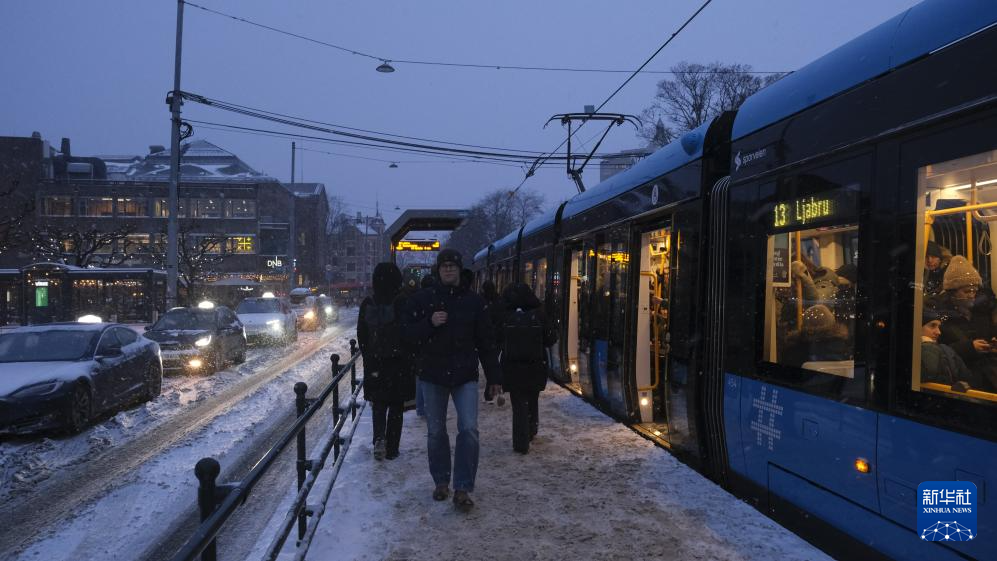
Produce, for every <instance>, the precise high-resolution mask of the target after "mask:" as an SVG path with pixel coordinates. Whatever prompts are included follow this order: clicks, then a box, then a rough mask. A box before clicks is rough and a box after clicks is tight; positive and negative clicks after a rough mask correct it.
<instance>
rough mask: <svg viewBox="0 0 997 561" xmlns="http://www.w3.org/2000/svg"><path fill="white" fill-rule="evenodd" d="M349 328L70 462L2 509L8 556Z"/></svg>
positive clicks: (1, 534)
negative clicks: (131, 435)
mask: <svg viewBox="0 0 997 561" xmlns="http://www.w3.org/2000/svg"><path fill="white" fill-rule="evenodd" d="M347 327H348V326H344V325H342V324H340V325H339V326H338V329H335V330H330V331H329V332H327V333H326V334H324V335H323V336H322V337H321V338H319V339H316V340H315V341H314V342H309V344H306V345H304V346H302V347H300V348H298V349H295V350H293V351H292V352H291V353H289V354H288V355H286V356H284V357H282V358H280V359H278V360H277V361H276V362H274V363H272V364H270V365H268V366H265V367H264V368H262V369H261V371H260V372H258V373H256V374H254V375H253V376H251V377H249V378H247V379H246V380H244V381H241V382H239V383H236V384H234V385H232V386H230V387H228V388H225V389H224V390H222V391H221V392H220V393H218V394H216V395H214V396H213V397H212V398H211V399H210V400H205V401H204V402H203V403H201V404H199V405H197V406H194V407H193V408H191V409H190V410H189V411H185V412H183V413H181V414H178V415H176V416H175V417H172V418H170V419H168V420H166V421H165V422H163V423H162V424H161V425H159V426H157V427H156V428H155V429H153V430H150V431H147V432H146V433H145V434H143V435H141V436H139V437H137V438H135V439H133V440H131V441H128V442H126V443H124V444H122V445H120V446H117V447H114V448H110V449H108V450H107V451H105V452H103V453H102V454H100V455H99V456H96V457H94V458H92V459H89V460H87V461H85V462H81V463H79V464H76V465H72V466H69V467H66V468H65V469H64V470H63V471H62V472H61V473H59V474H58V475H53V476H52V477H50V478H48V479H46V480H45V481H44V482H42V483H40V484H39V485H38V486H37V487H35V489H33V491H32V492H31V493H28V494H25V495H22V496H20V497H17V498H15V499H14V500H11V501H9V502H7V503H6V504H4V505H3V508H2V510H0V519H2V520H4V523H3V525H2V526H0V543H3V544H4V549H5V551H4V555H7V554H16V553H17V552H19V551H22V550H23V549H24V548H25V547H27V546H29V545H30V544H31V543H33V542H34V541H36V540H37V539H38V538H40V537H42V534H43V533H44V532H46V531H47V530H48V529H50V528H52V527H53V526H54V525H55V524H57V523H59V522H60V521H61V520H63V519H65V518H70V517H72V516H73V515H74V513H75V512H76V511H79V510H80V509H81V508H82V507H84V506H86V505H88V504H90V503H92V502H94V501H96V500H98V499H100V498H101V497H102V496H104V495H106V494H107V493H109V492H111V491H113V490H114V489H115V488H116V487H117V486H119V485H122V484H127V482H128V481H129V476H131V475H132V474H133V473H134V472H135V470H137V469H139V468H140V467H141V466H142V465H143V464H145V463H146V462H148V461H150V460H153V459H154V458H156V457H157V456H158V455H160V454H162V453H163V452H164V451H166V450H168V449H170V448H171V447H173V446H176V445H179V444H182V443H183V442H184V441H185V440H187V439H188V438H189V437H191V436H194V435H196V434H197V433H198V432H200V431H201V430H203V429H205V428H206V427H207V426H208V425H209V424H210V423H211V422H212V421H213V420H215V419H216V418H217V417H219V416H221V415H223V414H224V413H226V412H227V411H229V410H230V409H231V408H232V407H233V406H234V405H236V404H238V403H239V402H240V401H242V400H243V399H245V398H246V397H248V396H250V395H252V394H253V393H255V392H256V391H258V390H260V389H261V388H263V387H264V386H266V385H267V384H268V383H270V382H271V381H272V380H273V379H275V378H278V377H280V376H281V375H282V374H284V373H285V372H287V371H288V370H290V369H292V368H294V367H295V366H297V365H298V364H300V363H302V362H304V361H306V360H308V359H309V358H311V357H313V356H314V355H315V354H316V353H318V352H320V351H321V350H322V349H323V348H326V347H328V346H329V345H331V344H332V343H333V342H334V341H335V339H336V338H337V336H339V335H341V333H342V332H343V330H344V329H346V328H347ZM347 354H348V351H347Z"/></svg>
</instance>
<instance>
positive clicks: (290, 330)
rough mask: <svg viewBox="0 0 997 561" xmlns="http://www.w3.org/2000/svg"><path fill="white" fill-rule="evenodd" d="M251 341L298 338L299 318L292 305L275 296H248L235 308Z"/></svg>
mask: <svg viewBox="0 0 997 561" xmlns="http://www.w3.org/2000/svg"><path fill="white" fill-rule="evenodd" d="M235 313H236V315H238V316H239V321H241V322H242V324H243V326H245V329H246V339H247V340H249V342H251V343H253V342H263V343H273V342H281V343H284V344H287V343H291V342H293V341H297V340H298V328H297V326H296V323H297V319H296V316H295V314H294V312H292V311H291V307H290V306H288V305H287V304H286V303H284V302H282V301H280V300H278V299H277V298H274V297H273V296H267V295H263V297H262V298H246V299H245V300H243V301H242V302H240V303H239V306H238V307H236V309H235Z"/></svg>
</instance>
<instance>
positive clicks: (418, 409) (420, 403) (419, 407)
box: [415, 379, 426, 417]
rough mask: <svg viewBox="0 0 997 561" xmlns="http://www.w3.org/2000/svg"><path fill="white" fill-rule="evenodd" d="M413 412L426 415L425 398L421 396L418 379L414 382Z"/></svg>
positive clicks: (421, 415)
mask: <svg viewBox="0 0 997 561" xmlns="http://www.w3.org/2000/svg"><path fill="white" fill-rule="evenodd" d="M415 414H416V415H418V416H420V417H425V416H426V399H425V398H424V397H422V382H421V381H420V380H418V379H416V382H415Z"/></svg>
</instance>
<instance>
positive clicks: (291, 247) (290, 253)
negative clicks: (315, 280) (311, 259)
mask: <svg viewBox="0 0 997 561" xmlns="http://www.w3.org/2000/svg"><path fill="white" fill-rule="evenodd" d="M294 152H295V145H294V143H293V142H292V143H291V188H290V189H288V191H290V192H291V216H290V219H289V220H288V225H287V227H288V230H290V232H289V235H288V245H287V261H288V264H287V266H288V267H289V268H290V274H289V275H288V279H289V280H290V281H291V284H290V290H294V289H295V288H296V287H297V284H298V272H297V268H298V267H297V264H296V263H295V262H294V261H295V259H296V258H297V253H298V252H297V251H295V249H296V248H295V245H297V243H298V238H297V236H296V235H295V229H294V228H295V220H294V207H295V203H296V202H297V201H296V200H295V199H296V198H297V195H295V194H294Z"/></svg>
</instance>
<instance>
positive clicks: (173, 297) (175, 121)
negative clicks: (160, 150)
mask: <svg viewBox="0 0 997 561" xmlns="http://www.w3.org/2000/svg"><path fill="white" fill-rule="evenodd" d="M183 4H184V0H177V42H176V54H175V59H174V67H173V93H172V94H171V95H170V99H169V101H170V124H171V130H170V192H169V202H168V211H169V212H168V215H167V219H166V309H170V308H172V307H174V306H176V305H177V260H178V259H177V230H178V227H177V214H178V211H179V208H178V207H179V198H180V196H179V189H180V104H181V99H180V60H181V56H180V54H181V45H182V41H183Z"/></svg>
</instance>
